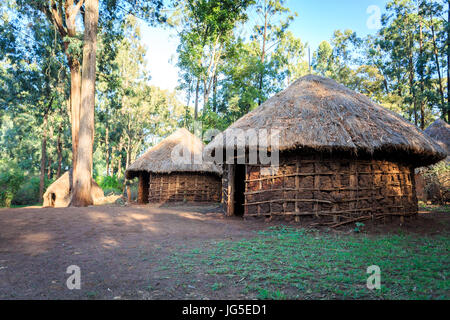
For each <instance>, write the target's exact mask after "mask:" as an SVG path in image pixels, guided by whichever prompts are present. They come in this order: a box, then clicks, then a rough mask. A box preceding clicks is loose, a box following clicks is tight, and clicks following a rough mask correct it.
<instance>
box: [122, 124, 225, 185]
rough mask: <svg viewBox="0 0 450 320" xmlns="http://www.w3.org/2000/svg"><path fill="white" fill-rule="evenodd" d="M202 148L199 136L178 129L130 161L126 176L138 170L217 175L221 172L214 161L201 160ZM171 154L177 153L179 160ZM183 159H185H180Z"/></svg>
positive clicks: (132, 174) (130, 176) (135, 174)
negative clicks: (132, 161) (133, 160)
mask: <svg viewBox="0 0 450 320" xmlns="http://www.w3.org/2000/svg"><path fill="white" fill-rule="evenodd" d="M203 148H204V145H203V142H202V141H201V140H200V139H199V138H197V137H196V136H194V135H193V134H192V133H190V132H189V131H188V130H186V129H184V128H182V129H178V130H177V131H175V132H174V133H173V134H171V135H170V136H168V137H167V138H166V139H164V140H163V141H161V142H160V143H159V144H157V145H156V146H154V147H152V148H150V149H149V150H148V151H147V152H146V153H145V154H144V155H143V156H141V157H140V158H139V159H137V160H136V161H135V162H134V163H132V164H131V165H130V166H129V167H128V169H127V170H126V176H127V178H129V179H131V178H133V177H136V176H137V175H138V173H139V172H140V171H146V172H153V173H171V172H200V173H214V174H218V175H219V174H220V173H221V172H220V170H219V169H218V168H217V166H216V165H215V164H214V163H212V162H208V163H207V162H205V161H203V157H202V156H203ZM187 151H188V152H187ZM173 155H175V156H176V155H179V156H180V158H179V159H180V160H181V161H178V160H177V157H175V160H177V161H174V157H173ZM189 155H190V159H189ZM183 156H184V157H186V158H183ZM183 159H185V160H187V161H182V160H183Z"/></svg>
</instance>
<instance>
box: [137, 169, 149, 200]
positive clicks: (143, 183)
mask: <svg viewBox="0 0 450 320" xmlns="http://www.w3.org/2000/svg"><path fill="white" fill-rule="evenodd" d="M149 179H150V174H149V173H148V172H145V171H142V172H140V173H139V185H138V203H141V204H142V203H148V186H149Z"/></svg>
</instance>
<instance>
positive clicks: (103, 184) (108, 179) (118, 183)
mask: <svg viewBox="0 0 450 320" xmlns="http://www.w3.org/2000/svg"><path fill="white" fill-rule="evenodd" d="M95 182H97V183H98V185H99V186H100V188H102V189H103V192H104V193H105V195H108V194H110V193H114V194H121V193H122V189H123V179H119V178H118V177H117V176H98V177H97V178H96V179H95Z"/></svg>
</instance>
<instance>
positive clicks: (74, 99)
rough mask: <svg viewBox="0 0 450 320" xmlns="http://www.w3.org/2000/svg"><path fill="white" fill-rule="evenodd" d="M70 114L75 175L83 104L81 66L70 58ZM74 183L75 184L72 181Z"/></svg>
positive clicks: (74, 172)
mask: <svg viewBox="0 0 450 320" xmlns="http://www.w3.org/2000/svg"><path fill="white" fill-rule="evenodd" d="M69 68H70V115H71V124H72V168H73V176H72V179H73V177H75V176H76V172H77V161H78V135H79V131H80V106H81V70H80V69H81V68H80V63H79V62H78V60H75V59H73V58H70V60H69ZM72 185H74V184H73V183H72Z"/></svg>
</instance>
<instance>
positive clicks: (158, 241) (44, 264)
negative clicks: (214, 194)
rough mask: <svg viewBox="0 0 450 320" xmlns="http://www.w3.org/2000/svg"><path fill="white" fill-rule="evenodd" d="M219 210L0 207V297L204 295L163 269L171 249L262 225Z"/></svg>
mask: <svg viewBox="0 0 450 320" xmlns="http://www.w3.org/2000/svg"><path fill="white" fill-rule="evenodd" d="M217 211H218V210H217V208H216V207H211V206H209V207H207V206H201V207H183V208H180V207H178V208H177V207H173V208H172V207H166V208H157V207H151V206H132V207H118V206H97V207H90V208H60V209H57V208H45V209H42V208H20V209H0V298H1V299H23V298H25V299H28V298H32V299H80V298H81V299H86V298H101V299H113V298H116V299H117V298H119V297H120V298H122V299H126V298H140V299H142V298H144V299H145V298H150V299H177V298H181V299H183V298H184V299H186V298H203V297H204V296H202V295H201V289H200V288H199V287H201V284H199V285H183V286H180V284H181V283H189V281H185V280H186V279H177V278H172V275H171V274H170V273H167V274H166V272H165V270H166V269H169V268H170V267H171V266H170V261H165V259H166V258H167V256H168V254H169V253H170V250H172V249H176V248H180V247H186V246H190V245H199V243H202V242H205V241H209V240H214V239H217V240H224V239H239V238H242V237H251V236H253V235H254V231H255V230H258V229H261V228H265V227H267V225H266V224H264V223H263V222H257V223H252V224H243V223H242V220H233V219H224V218H223V216H222V215H221V214H219V213H217ZM70 265H77V266H79V267H80V269H81V279H82V288H81V290H68V289H67V287H66V280H67V278H68V277H69V276H70V274H66V269H67V267H68V266H70ZM194 288H195V290H193V289H194ZM191 291H195V293H192V292H191ZM216 298H220V296H219V297H216Z"/></svg>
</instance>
